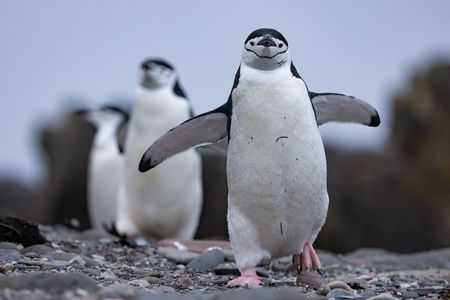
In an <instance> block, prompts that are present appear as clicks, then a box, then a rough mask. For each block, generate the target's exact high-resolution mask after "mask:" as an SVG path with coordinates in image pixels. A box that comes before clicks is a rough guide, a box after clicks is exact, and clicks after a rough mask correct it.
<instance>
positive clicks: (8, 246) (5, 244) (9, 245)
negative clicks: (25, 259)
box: [0, 242, 19, 250]
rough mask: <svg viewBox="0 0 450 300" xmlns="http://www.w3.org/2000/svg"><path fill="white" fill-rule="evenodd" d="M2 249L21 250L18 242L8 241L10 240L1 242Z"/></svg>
mask: <svg viewBox="0 0 450 300" xmlns="http://www.w3.org/2000/svg"><path fill="white" fill-rule="evenodd" d="M1 249H9V250H19V248H17V246H16V244H13V243H8V242H0V250H1Z"/></svg>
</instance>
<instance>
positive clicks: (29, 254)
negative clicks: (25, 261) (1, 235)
mask: <svg viewBox="0 0 450 300" xmlns="http://www.w3.org/2000/svg"><path fill="white" fill-rule="evenodd" d="M24 255H25V256H26V257H29V258H38V257H40V255H39V254H37V253H36V252H26V253H25V254H24Z"/></svg>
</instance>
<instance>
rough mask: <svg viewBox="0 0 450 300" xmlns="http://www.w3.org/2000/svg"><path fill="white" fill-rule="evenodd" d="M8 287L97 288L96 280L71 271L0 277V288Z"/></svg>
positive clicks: (20, 288) (52, 289) (62, 289)
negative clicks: (66, 272)
mask: <svg viewBox="0 0 450 300" xmlns="http://www.w3.org/2000/svg"><path fill="white" fill-rule="evenodd" d="M1 288H9V289H13V290H24V289H28V290H34V289H40V290H45V291H65V290H69V289H70V290H75V289H77V288H81V289H84V290H87V291H94V290H96V289H97V282H96V281H95V280H94V279H92V278H90V277H87V276H84V275H81V274H76V273H71V274H61V273H43V272H38V273H29V274H25V275H19V276H10V277H6V278H0V289H1Z"/></svg>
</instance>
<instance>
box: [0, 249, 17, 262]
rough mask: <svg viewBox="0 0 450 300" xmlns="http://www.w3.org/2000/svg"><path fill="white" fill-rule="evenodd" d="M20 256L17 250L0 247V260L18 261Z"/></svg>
mask: <svg viewBox="0 0 450 300" xmlns="http://www.w3.org/2000/svg"><path fill="white" fill-rule="evenodd" d="M21 258H22V255H20V252H19V250H14V249H0V261H7V262H10V261H18V260H19V259H21Z"/></svg>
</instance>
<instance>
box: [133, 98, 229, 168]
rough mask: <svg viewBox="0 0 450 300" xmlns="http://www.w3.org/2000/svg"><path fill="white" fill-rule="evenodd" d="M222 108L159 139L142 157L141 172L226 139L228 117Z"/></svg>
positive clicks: (188, 121)
mask: <svg viewBox="0 0 450 300" xmlns="http://www.w3.org/2000/svg"><path fill="white" fill-rule="evenodd" d="M220 108H221V107H220ZM220 108H218V109H216V110H213V111H210V112H207V113H204V114H201V115H198V116H196V117H193V118H191V119H189V120H187V121H185V122H183V123H181V124H180V125H178V126H177V127H175V128H173V129H171V130H169V131H168V132H167V133H166V134H164V135H163V136H162V137H160V138H159V139H157V140H156V141H155V142H154V143H153V144H152V145H151V146H150V147H149V148H148V149H147V151H145V153H144V155H143V156H142V159H141V162H140V163H139V171H141V172H146V171H148V170H150V169H151V168H154V167H156V166H157V165H158V164H160V163H161V162H163V161H164V160H165V159H167V158H169V157H170V156H172V155H175V154H177V153H179V152H182V151H184V150H187V149H189V148H191V147H194V146H198V145H205V144H210V143H215V142H217V141H219V140H221V139H223V138H224V137H226V136H227V135H228V128H227V127H228V116H227V114H226V113H225V112H222V111H220Z"/></svg>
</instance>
